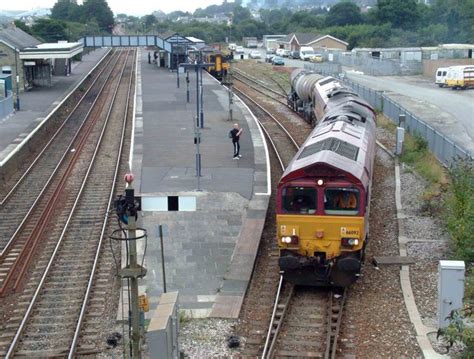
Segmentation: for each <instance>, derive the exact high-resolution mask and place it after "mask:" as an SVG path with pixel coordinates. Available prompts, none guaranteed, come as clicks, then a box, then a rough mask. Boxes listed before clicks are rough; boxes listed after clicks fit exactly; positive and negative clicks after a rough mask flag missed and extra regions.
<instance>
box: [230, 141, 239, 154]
mask: <svg viewBox="0 0 474 359" xmlns="http://www.w3.org/2000/svg"><path fill="white" fill-rule="evenodd" d="M232 143H233V144H234V157H236V156H238V155H239V152H240V144H239V141H232Z"/></svg>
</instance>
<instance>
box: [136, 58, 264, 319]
mask: <svg viewBox="0 0 474 359" xmlns="http://www.w3.org/2000/svg"><path fill="white" fill-rule="evenodd" d="M146 55H147V54H146V52H142V53H141V55H139V64H138V74H139V75H138V78H137V91H136V94H137V95H136V96H137V98H136V106H135V108H136V112H135V128H134V139H133V141H134V145H133V156H132V157H133V160H132V162H131V167H132V170H133V172H134V174H135V178H136V179H135V183H134V185H135V188H138V189H139V192H140V193H141V195H142V196H154V197H157V198H158V197H160V198H163V196H165V197H166V196H180V197H182V196H187V197H194V198H195V203H196V207H195V210H194V211H189V212H180V211H172V212H171V211H166V210H161V211H150V212H145V213H143V215H142V217H141V218H140V219H139V222H140V226H143V227H144V228H146V229H148V243H147V245H146V253H145V244H144V243H139V253H140V255H145V266H146V267H147V269H148V275H147V276H146V277H145V279H144V280H143V284H144V285H145V286H146V287H147V292H148V295H149V297H150V298H151V300H150V306H151V309H152V310H153V309H154V308H156V306H157V304H158V298H159V297H160V295H161V293H162V292H163V270H162V260H161V247H160V241H159V240H158V236H157V233H158V230H157V228H158V226H159V225H163V226H164V227H165V228H164V265H165V274H166V286H167V290H168V291H170V290H172V291H179V296H180V308H181V309H182V310H184V311H185V312H186V314H187V315H188V316H190V317H207V316H218V317H225V318H236V317H238V315H239V312H240V307H241V305H242V302H243V298H244V295H245V292H246V289H247V286H248V283H249V280H250V276H251V273H252V269H253V265H254V261H255V257H256V253H257V249H258V245H259V241H260V235H261V232H262V229H263V224H264V221H265V214H266V210H267V207H268V198H269V194H270V192H269V188H270V177H269V163H268V151H267V149H266V145H265V142H264V140H263V136H262V133H261V131H260V129H259V127H258V125H257V124H256V121H255V119H254V117H253V115H252V114H251V113H250V111H249V110H248V108H246V106H245V105H243V104H241V103H235V104H234V107H233V118H234V121H233V122H238V123H239V124H240V126H241V127H242V128H243V131H244V132H243V136H242V139H241V153H242V158H241V159H240V160H233V159H232V157H233V146H232V143H231V140H230V139H229V138H228V132H229V130H230V129H231V128H232V125H233V123H232V122H229V121H228V116H227V114H228V93H227V90H226V89H225V88H223V87H222V86H220V84H219V83H218V82H217V81H216V80H215V79H213V78H212V77H210V76H209V75H208V74H207V73H205V74H204V76H203V86H204V124H205V128H204V129H202V131H201V133H202V136H201V139H202V140H201V146H200V152H201V154H202V172H201V173H202V177H200V179H199V182H200V183H199V186H200V191H197V188H198V178H197V177H196V171H195V150H196V148H195V144H194V134H195V127H194V126H195V116H196V92H195V91H196V87H195V86H196V82H195V74H194V73H190V80H191V81H190V102H189V103H187V102H186V82H185V76H184V75H181V81H180V83H181V86H180V88H177V81H176V73H172V72H169V70H167V69H160V68H157V67H156V66H154V65H151V64H148V59H147V56H146ZM155 208H158V207H155ZM163 208H166V206H161V207H160V209H163Z"/></svg>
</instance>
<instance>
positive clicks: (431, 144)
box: [305, 64, 473, 166]
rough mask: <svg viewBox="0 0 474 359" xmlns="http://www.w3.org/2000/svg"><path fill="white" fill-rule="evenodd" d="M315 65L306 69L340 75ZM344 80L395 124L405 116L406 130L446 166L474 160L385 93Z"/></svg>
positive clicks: (470, 154)
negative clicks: (462, 159)
mask: <svg viewBox="0 0 474 359" xmlns="http://www.w3.org/2000/svg"><path fill="white" fill-rule="evenodd" d="M315 65H317V64H311V65H305V68H306V69H310V70H313V71H316V72H320V73H322V74H324V75H330V76H338V75H339V74H338V73H327V72H322V71H320V70H321V69H320V68H318V67H317V66H315ZM342 80H343V81H344V82H345V83H346V84H347V85H349V86H350V87H351V88H353V89H354V91H355V92H357V94H358V95H359V96H360V97H362V98H363V99H365V100H366V101H367V102H368V103H370V104H371V105H372V106H373V107H374V108H376V109H378V110H380V111H382V112H383V114H384V115H385V116H387V117H388V118H389V119H390V120H392V122H394V123H395V124H397V125H398V119H399V116H400V115H405V117H406V119H405V129H406V130H407V131H408V132H409V133H410V134H411V135H418V136H421V137H422V138H423V139H425V140H426V142H427V143H428V148H429V149H430V150H431V152H433V154H434V155H435V156H436V158H438V160H439V161H440V162H442V163H443V164H445V165H446V166H450V165H451V164H452V163H453V162H454V161H455V160H456V159H458V158H460V157H461V158H469V159H471V160H473V154H472V153H471V152H469V151H468V150H467V149H465V148H462V147H461V146H459V145H457V144H456V143H455V142H454V141H453V140H452V139H450V138H448V137H447V136H445V135H443V134H442V133H441V132H439V131H438V130H436V129H435V128H433V127H432V126H430V125H428V124H427V123H426V122H425V121H423V120H422V119H420V118H418V117H416V116H415V115H414V114H413V113H411V112H410V111H408V110H407V109H406V108H404V107H403V106H401V105H399V104H398V103H396V102H395V101H394V100H392V99H391V98H390V97H388V96H387V95H386V94H385V93H384V92H383V91H376V90H373V89H371V88H369V87H366V86H363V85H360V84H359V83H357V82H354V81H352V80H349V79H347V78H343V79H342Z"/></svg>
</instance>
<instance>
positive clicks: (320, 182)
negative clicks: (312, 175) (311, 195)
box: [316, 178, 324, 186]
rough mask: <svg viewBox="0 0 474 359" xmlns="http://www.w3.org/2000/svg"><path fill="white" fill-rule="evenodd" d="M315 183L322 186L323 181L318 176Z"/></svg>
mask: <svg viewBox="0 0 474 359" xmlns="http://www.w3.org/2000/svg"><path fill="white" fill-rule="evenodd" d="M316 183H317V184H318V186H322V185H323V183H324V181H323V180H322V179H321V178H320V179H318V181H317V182H316Z"/></svg>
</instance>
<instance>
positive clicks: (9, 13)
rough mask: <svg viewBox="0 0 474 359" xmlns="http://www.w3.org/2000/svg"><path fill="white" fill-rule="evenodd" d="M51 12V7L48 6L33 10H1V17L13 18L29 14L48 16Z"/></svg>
mask: <svg viewBox="0 0 474 359" xmlns="http://www.w3.org/2000/svg"><path fill="white" fill-rule="evenodd" d="M50 14H51V9H48V8H36V9H32V10H1V9H0V17H4V18H11V19H20V18H22V17H28V16H38V17H42V16H48V15H50Z"/></svg>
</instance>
